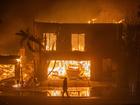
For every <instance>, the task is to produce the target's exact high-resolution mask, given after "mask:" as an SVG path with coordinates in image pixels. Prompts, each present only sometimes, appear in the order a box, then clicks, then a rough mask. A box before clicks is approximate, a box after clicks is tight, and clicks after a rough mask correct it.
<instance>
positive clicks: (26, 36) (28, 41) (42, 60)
mask: <svg viewBox="0 0 140 105" xmlns="http://www.w3.org/2000/svg"><path fill="white" fill-rule="evenodd" d="M16 35H18V36H20V37H21V40H20V45H21V47H22V48H24V47H26V46H27V47H28V49H29V50H30V51H31V53H33V54H32V55H35V54H36V55H37V56H38V58H39V61H38V63H37V62H36V61H37V60H36V58H35V57H33V60H34V67H36V69H35V71H34V72H36V73H37V74H36V73H35V75H39V76H37V78H38V79H39V81H40V82H41V81H42V80H43V79H45V78H46V77H48V76H49V75H50V74H51V72H52V71H53V70H54V67H55V64H56V61H55V63H54V67H53V68H52V70H51V72H50V73H49V74H46V76H45V71H44V67H45V65H46V67H47V68H48V66H49V64H50V62H48V63H47V64H46V60H47V59H46V57H45V51H46V50H45V46H44V45H43V44H42V43H41V40H40V39H39V38H37V37H35V36H34V35H32V34H30V33H29V30H28V29H27V30H26V31H23V30H20V31H19V32H18V33H16ZM33 43H34V44H36V45H38V47H39V50H37V49H36V48H33V46H32V44H33ZM53 47H54V44H53ZM40 49H41V50H40ZM38 70H40V72H38ZM35 77H36V76H35Z"/></svg>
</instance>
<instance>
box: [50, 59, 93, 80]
mask: <svg viewBox="0 0 140 105" xmlns="http://www.w3.org/2000/svg"><path fill="white" fill-rule="evenodd" d="M65 76H67V77H68V79H69V80H77V79H81V80H89V79H90V61H76V60H51V61H50V63H49V66H48V79H52V80H56V79H62V78H63V77H65Z"/></svg>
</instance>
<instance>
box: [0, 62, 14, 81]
mask: <svg viewBox="0 0 140 105" xmlns="http://www.w3.org/2000/svg"><path fill="white" fill-rule="evenodd" d="M14 76H15V65H12V64H7V65H5V64H0V81H1V80H3V79H8V78H11V77H14Z"/></svg>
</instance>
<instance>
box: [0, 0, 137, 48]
mask: <svg viewBox="0 0 140 105" xmlns="http://www.w3.org/2000/svg"><path fill="white" fill-rule="evenodd" d="M138 1H139V0H0V13H1V15H0V20H1V21H0V49H18V48H19V44H18V43H19V39H20V38H18V37H17V36H16V35H15V33H16V32H18V31H19V30H20V29H23V30H26V29H27V28H29V29H30V30H31V31H32V29H33V21H34V20H39V21H45V22H62V23H87V22H88V20H90V19H93V18H96V22H112V21H113V20H115V21H119V20H120V19H122V18H124V17H125V16H127V15H134V14H135V13H136V10H137V5H138Z"/></svg>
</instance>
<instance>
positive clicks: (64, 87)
mask: <svg viewBox="0 0 140 105" xmlns="http://www.w3.org/2000/svg"><path fill="white" fill-rule="evenodd" d="M67 90H68V86H67V78H66V77H65V78H64V80H63V93H62V96H63V97H64V94H65V93H66V94H67V97H68V96H69V95H68V91H67Z"/></svg>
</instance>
